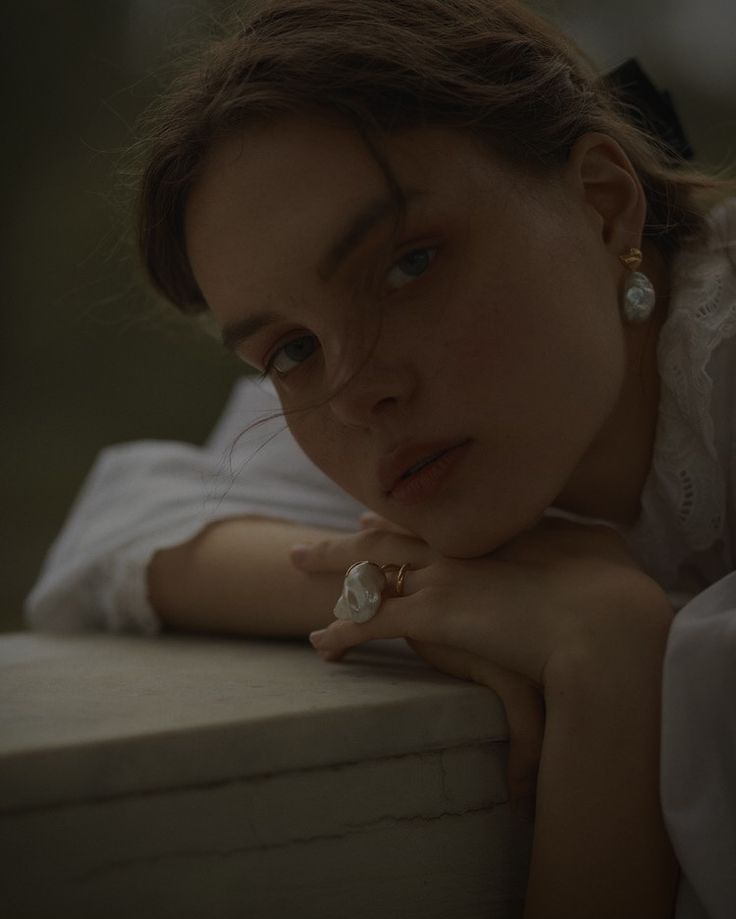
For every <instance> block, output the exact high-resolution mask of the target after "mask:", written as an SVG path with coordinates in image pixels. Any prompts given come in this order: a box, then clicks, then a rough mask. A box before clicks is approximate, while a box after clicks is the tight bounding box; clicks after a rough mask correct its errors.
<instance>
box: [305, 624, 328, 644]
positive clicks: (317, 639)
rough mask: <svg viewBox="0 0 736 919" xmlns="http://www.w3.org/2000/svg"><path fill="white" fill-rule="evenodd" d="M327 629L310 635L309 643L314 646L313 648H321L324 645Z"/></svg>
mask: <svg viewBox="0 0 736 919" xmlns="http://www.w3.org/2000/svg"><path fill="white" fill-rule="evenodd" d="M326 632H327V629H318V630H317V631H316V632H310V633H309V641H310V642H311V644H312V647H313V648H319V646H320V645H321V644H322V639H323V638H324V637H325V634H326Z"/></svg>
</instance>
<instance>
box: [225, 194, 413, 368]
mask: <svg viewBox="0 0 736 919" xmlns="http://www.w3.org/2000/svg"><path fill="white" fill-rule="evenodd" d="M403 194H404V201H405V202H406V205H407V206H408V205H410V204H411V203H412V202H414V201H415V200H416V199H417V198H420V197H422V196H423V195H425V194H426V192H425V191H424V190H420V189H417V188H409V189H406V190H404V192H403ZM397 207H398V205H397V203H396V201H395V199H394V198H391V197H380V198H374V199H372V200H371V201H369V202H368V203H367V204H366V205H364V206H363V207H362V208H361V209H360V211H358V213H357V214H355V215H354V216H353V217H352V218H351V219H350V221H348V223H347V225H346V228H345V230H344V231H343V232H342V233H341V234H340V236H339V237H338V239H337V240H336V242H335V243H333V245H332V246H331V247H330V249H329V250H328V252H327V254H326V255H325V256H324V258H323V259H322V260H321V261H320V263H319V265H318V267H317V271H318V273H319V276H320V277H321V278H322V280H324V281H327V280H328V279H329V278H330V277H331V276H332V275H333V274H334V273H335V272H336V271H337V269H338V268H339V267H340V264H341V263H342V262H343V261H344V260H345V259H346V258H347V257H348V255H349V254H350V253H351V252H352V251H353V250H355V249H356V248H357V247H358V246H359V245H360V244H361V243H362V242H363V240H364V239H365V238H366V236H368V234H369V233H370V232H371V231H372V230H374V229H375V228H376V227H378V226H379V225H380V224H382V223H383V222H384V221H386V220H387V219H388V218H389V217H391V216H393V215H395V214H396V211H397ZM283 319H284V316H281V315H280V314H278V313H273V312H270V311H264V312H260V313H255V314H254V315H253V316H245V317H243V318H242V319H236V320H234V321H233V322H229V323H227V324H226V325H224V326H223V327H222V332H221V333H220V334H221V339H222V346H223V348H225V350H226V351H235V350H237V348H238V347H239V346H240V345H242V344H243V342H244V341H246V340H247V339H248V338H252V337H253V336H254V335H256V334H257V333H258V332H260V331H261V329H264V328H266V327H267V326H269V325H272V324H273V323H276V322H281V321H282V320H283Z"/></svg>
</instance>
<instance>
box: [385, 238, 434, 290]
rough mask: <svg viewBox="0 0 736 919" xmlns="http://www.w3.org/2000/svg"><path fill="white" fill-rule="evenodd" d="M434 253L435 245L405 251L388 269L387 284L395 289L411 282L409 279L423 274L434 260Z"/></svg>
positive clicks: (411, 279)
mask: <svg viewBox="0 0 736 919" xmlns="http://www.w3.org/2000/svg"><path fill="white" fill-rule="evenodd" d="M436 254H437V247H436V246H435V247H434V248H432V249H413V250H412V251H411V252H407V253H406V255H405V256H403V258H400V259H399V260H398V262H396V264H395V265H394V266H393V268H392V269H391V270H390V271H389V273H388V277H387V283H388V286H389V287H390V288H391V290H396V289H398V288H399V287H404V286H405V285H406V284H409V283H411V281H414V280H415V279H416V278H418V277H420V276H421V275H423V274H424V272H425V271H426V270H427V269H428V268H429V266H430V265H431V264H432V262H433V261H434V257H435V255H436Z"/></svg>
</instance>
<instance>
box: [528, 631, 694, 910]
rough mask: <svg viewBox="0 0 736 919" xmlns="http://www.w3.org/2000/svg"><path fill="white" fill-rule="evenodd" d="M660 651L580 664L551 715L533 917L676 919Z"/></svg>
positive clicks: (559, 690)
mask: <svg viewBox="0 0 736 919" xmlns="http://www.w3.org/2000/svg"><path fill="white" fill-rule="evenodd" d="M665 643H666V632H664V633H663V637H662V646H661V655H660V654H654V655H650V656H649V659H648V660H647V657H646V655H645V656H643V657H641V658H640V659H639V660H636V659H635V658H636V656H637V655H636V653H634V654H632V658H631V660H629V661H628V662H625V663H621V662H619V663H618V664H616V663H611V662H608V663H607V664H605V665H604V664H602V663H601V662H600V661H599V662H597V665H596V666H590V667H585V666H583V667H580V668H579V669H572V670H571V672H570V673H569V674H568V676H567V677H566V678H564V679H562V680H559V681H558V682H557V683H556V684H552V685H548V687H547V691H546V692H545V701H546V704H547V720H546V726H545V735H544V744H543V750H542V761H541V764H540V771H539V779H538V784H537V804H536V822H535V832H534V846H533V854H532V865H531V871H530V877H529V888H528V894H527V902H526V911H525V919H590V917H591V916H595V917H596V919H620V917H622V916H626V917H627V919H669V917H671V916H672V915H673V912H674V902H675V894H676V888H677V880H678V876H679V868H678V865H677V861H676V859H675V856H674V853H673V851H672V847H671V844H670V841H669V838H668V836H667V832H666V829H665V824H664V820H663V817H662V812H661V808H660V798H659V755H660V742H659V738H660V718H661V666H662V660H663V658H664V646H665Z"/></svg>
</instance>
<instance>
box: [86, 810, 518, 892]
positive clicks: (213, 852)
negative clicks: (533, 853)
mask: <svg viewBox="0 0 736 919" xmlns="http://www.w3.org/2000/svg"><path fill="white" fill-rule="evenodd" d="M507 803H508V802H506V801H501V802H498V803H496V802H494V803H492V804H490V805H484V806H481V807H469V808H466V809H465V810H459V811H443V812H441V813H439V814H431V815H426V816H425V815H424V814H412V815H410V816H404V817H395V816H391V815H385V816H382V817H377V818H375V819H374V820H366V821H363V822H359V823H348V824H347V826H348V827H350V830H349V831H348V832H346V833H317V834H315V835H314V836H301V837H296V838H295V839H289V840H287V841H285V842H275V843H260V844H257V845H250V846H235V847H232V848H228V849H212V848H207V849H178V850H174V851H172V852H163V853H160V854H158V855H138V856H133V857H131V858H125V859H119V860H118V861H113V862H108V863H107V864H105V865H97V866H95V867H94V868H90V869H89V870H88V871H85V872H83V873H82V874H78V875H76V877H74V879H73V882H76V883H79V884H88V883H91V882H93V881H95V880H97V879H99V878H101V877H104V876H105V875H108V874H114V873H115V872H118V871H125V870H126V869H128V868H133V867H135V866H136V865H155V864H158V863H160V862H165V861H171V860H172V859H174V860H175V859H187V858H233V857H237V856H240V855H245V854H247V853H249V852H270V851H275V850H278V849H288V848H292V847H294V846H308V845H311V844H312V843H315V842H323V841H327V840H341V839H347V838H348V837H351V836H355V835H356V833H359V832H361V831H363V830H366V829H371V828H374V827H376V826H379V825H381V824H384V825H390V824H401V823H414V822H421V823H431V822H433V821H436V820H444V819H447V818H454V817H463V816H465V815H466V814H479V813H491V812H492V811H494V810H496V809H497V808H498V807H499V806H500V805H503V804H507Z"/></svg>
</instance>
